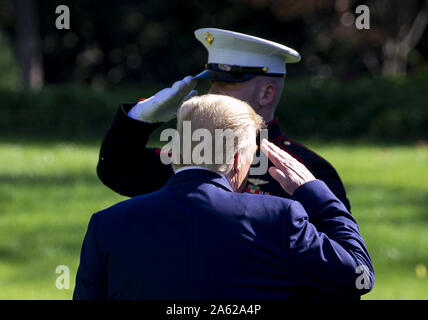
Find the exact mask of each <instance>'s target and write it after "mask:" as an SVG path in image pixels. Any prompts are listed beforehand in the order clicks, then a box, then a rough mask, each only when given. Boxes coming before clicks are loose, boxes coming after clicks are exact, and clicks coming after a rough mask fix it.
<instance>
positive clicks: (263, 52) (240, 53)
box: [195, 28, 300, 76]
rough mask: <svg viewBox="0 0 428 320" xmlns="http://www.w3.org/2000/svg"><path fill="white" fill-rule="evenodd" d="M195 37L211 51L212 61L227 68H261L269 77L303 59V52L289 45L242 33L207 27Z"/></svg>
mask: <svg viewBox="0 0 428 320" xmlns="http://www.w3.org/2000/svg"><path fill="white" fill-rule="evenodd" d="M195 36H196V38H197V39H198V40H199V41H200V42H201V43H202V44H203V45H204V46H205V48H206V49H207V50H208V64H219V65H220V66H223V65H226V68H224V67H223V69H225V70H226V71H228V69H227V66H241V67H260V68H264V69H263V72H264V73H265V74H266V75H267V76H268V75H269V74H277V75H278V74H282V75H284V74H285V73H286V69H285V64H286V63H295V62H299V61H300V54H299V53H298V52H297V51H295V50H293V49H291V48H289V47H286V46H284V45H282V44H279V43H275V42H272V41H269V40H265V39H262V38H258V37H254V36H249V35H246V34H242V33H238V32H233V31H228V30H222V29H216V28H203V29H198V30H196V31H195ZM242 72H244V71H242Z"/></svg>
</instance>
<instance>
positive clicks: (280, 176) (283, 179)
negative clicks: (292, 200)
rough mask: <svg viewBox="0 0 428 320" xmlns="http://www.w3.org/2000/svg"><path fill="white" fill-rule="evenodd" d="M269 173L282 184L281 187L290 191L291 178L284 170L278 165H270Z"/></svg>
mask: <svg viewBox="0 0 428 320" xmlns="http://www.w3.org/2000/svg"><path fill="white" fill-rule="evenodd" d="M269 173H270V175H271V176H272V178H274V179H275V180H276V181H278V183H279V184H280V185H281V187H282V188H283V189H284V190H285V191H286V192H287V193H289V190H288V185H289V178H288V177H287V176H286V175H285V173H284V172H282V171H281V170H279V169H278V168H277V167H270V168H269Z"/></svg>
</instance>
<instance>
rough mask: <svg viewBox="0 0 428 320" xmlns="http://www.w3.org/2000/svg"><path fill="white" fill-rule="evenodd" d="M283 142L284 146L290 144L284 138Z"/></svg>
mask: <svg viewBox="0 0 428 320" xmlns="http://www.w3.org/2000/svg"><path fill="white" fill-rule="evenodd" d="M283 144H284V146H289V145H290V144H291V142H290V141H288V140H284V142H283Z"/></svg>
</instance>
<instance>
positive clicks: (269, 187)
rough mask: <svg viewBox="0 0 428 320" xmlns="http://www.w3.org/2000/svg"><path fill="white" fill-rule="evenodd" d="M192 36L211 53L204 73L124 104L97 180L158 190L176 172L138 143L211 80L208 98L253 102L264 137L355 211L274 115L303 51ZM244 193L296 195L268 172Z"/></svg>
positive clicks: (328, 171) (213, 33) (244, 38)
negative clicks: (292, 67) (203, 82)
mask: <svg viewBox="0 0 428 320" xmlns="http://www.w3.org/2000/svg"><path fill="white" fill-rule="evenodd" d="M195 36H196V38H197V39H198V40H199V41H200V42H201V43H202V44H203V45H204V46H205V48H206V49H207V51H208V63H207V65H206V70H204V71H203V72H201V73H200V74H198V75H197V76H195V77H191V76H188V77H185V78H184V79H183V80H181V81H177V82H176V83H174V85H173V86H172V87H171V88H166V89H164V90H162V91H160V92H158V93H157V94H155V95H154V96H153V97H151V98H149V99H141V100H142V101H140V102H138V103H137V102H133V103H122V104H121V105H120V106H119V109H118V111H117V114H116V117H115V119H114V121H113V124H112V125H111V127H110V129H109V130H108V132H107V134H106V136H105V138H104V141H103V143H102V146H101V150H100V154H99V161H98V165H97V174H98V177H99V178H100V180H101V181H102V182H103V183H104V184H105V185H107V186H108V187H110V188H111V189H112V190H114V191H116V192H118V193H120V194H122V195H125V196H130V197H134V196H136V195H141V194H146V193H150V192H153V191H155V190H158V189H159V188H161V187H162V186H163V185H164V184H165V183H166V182H167V181H168V179H169V178H171V176H172V175H173V173H174V172H173V170H172V168H171V166H169V165H165V164H163V163H162V162H161V161H160V159H159V151H160V149H158V148H148V147H146V148H141V147H140V146H146V144H147V141H148V140H149V137H150V135H151V134H152V133H153V131H154V130H155V129H156V128H158V127H159V126H160V125H161V124H162V123H163V122H166V121H169V120H171V119H172V118H174V114H175V112H176V110H177V108H178V106H180V102H181V101H182V100H183V99H184V98H186V96H187V95H188V96H191V95H193V94H195V93H196V92H195V91H194V90H193V91H192V89H194V88H195V86H196V82H197V79H206V80H209V81H211V87H210V89H209V93H212V94H224V95H228V96H232V97H235V98H238V99H240V100H243V101H246V102H247V103H249V104H250V105H251V107H253V109H254V110H255V111H256V112H257V113H258V114H259V115H261V116H262V117H263V119H264V121H265V123H266V125H267V129H268V136H267V137H266V138H267V139H268V140H269V141H270V142H272V143H274V144H275V145H277V146H278V147H279V148H281V149H283V150H285V151H286V152H288V153H289V154H290V155H292V156H293V157H295V158H296V159H297V160H298V161H300V162H301V163H303V164H304V165H305V166H306V167H307V168H308V169H309V171H311V172H312V174H313V175H314V176H315V177H316V178H317V179H320V180H322V181H324V182H325V183H326V184H327V186H328V187H329V189H330V190H331V191H332V192H333V193H334V194H335V195H336V196H337V197H338V198H339V199H340V201H342V202H343V203H344V204H345V206H346V208H347V209H348V210H350V208H351V205H350V202H349V200H348V198H347V196H346V191H345V188H344V186H343V183H342V181H341V179H340V177H339V175H338V173H337V172H336V170H335V169H334V167H333V166H332V165H331V164H330V163H329V162H328V161H327V160H325V159H324V158H322V157H321V156H319V155H318V154H316V153H315V152H313V151H312V150H310V149H309V148H307V147H305V146H303V145H301V144H299V143H298V142H296V141H294V140H292V139H291V138H290V137H289V136H287V135H286V134H285V133H284V132H283V131H282V130H281V128H280V126H279V122H278V119H277V118H275V110H276V108H277V106H278V103H279V101H280V98H281V94H282V91H283V87H284V77H285V75H286V68H285V67H286V64H289V63H295V62H298V61H299V60H300V55H299V53H297V52H296V51H294V50H293V49H291V48H288V47H286V46H283V45H281V44H278V43H274V42H271V41H267V40H264V39H260V38H256V37H252V36H249V35H245V34H240V33H236V32H232V31H228V30H221V29H214V28H205V29H199V30H196V31H195ZM296 107H298V106H296ZM243 191H244V192H249V193H255V194H270V195H275V196H278V197H284V198H292V197H291V196H290V195H289V194H287V193H286V192H285V191H284V190H283V189H282V188H281V187H280V185H279V184H278V183H277V182H276V181H275V180H274V179H273V178H272V177H271V176H270V175H269V174H265V175H250V177H249V179H248V180H247V185H246V186H245V188H244V190H243Z"/></svg>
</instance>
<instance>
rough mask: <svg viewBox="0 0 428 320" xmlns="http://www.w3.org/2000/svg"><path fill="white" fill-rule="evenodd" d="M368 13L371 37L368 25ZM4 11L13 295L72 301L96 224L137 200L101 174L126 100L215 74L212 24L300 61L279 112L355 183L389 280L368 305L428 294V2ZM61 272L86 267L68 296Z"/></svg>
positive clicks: (28, 3) (0, 249) (3, 252)
mask: <svg viewBox="0 0 428 320" xmlns="http://www.w3.org/2000/svg"><path fill="white" fill-rule="evenodd" d="M361 4H363V5H367V6H368V8H369V10H370V29H364V30H359V29H357V28H356V26H355V22H356V19H357V17H358V14H356V13H355V9H356V8H357V6H358V5H361ZM58 5H67V6H68V7H69V9H70V17H71V20H70V29H62V30H59V29H57V28H56V26H55V20H56V18H57V17H58V14H55V8H56V7H57V6H58ZM0 8H1V9H0V204H1V206H0V288H1V290H0V299H70V298H71V295H72V290H73V286H74V277H75V273H76V270H77V266H78V263H79V253H80V247H81V243H82V240H83V236H84V233H85V231H86V227H87V223H88V222H89V218H90V216H91V214H92V213H94V212H96V211H98V210H101V209H103V208H105V207H107V206H110V205H112V204H114V203H116V202H117V201H120V200H123V199H125V198H124V197H122V196H120V195H117V194H115V193H114V192H113V191H111V190H109V189H108V188H107V187H105V186H104V185H103V184H102V183H101V182H100V181H99V180H98V178H97V176H96V172H95V167H96V163H97V159H98V151H99V146H100V143H101V141H102V138H103V136H104V134H105V132H106V130H107V129H108V127H109V125H110V124H111V121H112V119H113V117H114V114H115V112H116V111H117V107H118V104H119V103H120V102H124V101H136V100H138V99H139V98H141V97H149V96H151V95H152V94H154V93H155V92H157V91H158V90H161V89H163V88H164V87H166V86H170V85H171V84H172V83H173V82H174V81H176V80H178V79H181V78H183V77H184V76H186V75H188V74H192V75H194V74H196V73H198V72H200V71H201V70H202V68H203V65H204V64H205V62H206V58H207V54H206V52H205V49H204V48H203V47H202V46H201V45H200V44H199V43H198V42H197V41H196V39H195V38H194V36H193V31H194V30H196V29H197V28H202V27H218V28H225V29H229V30H233V31H238V32H243V33H248V34H252V35H256V36H260V37H265V38H267V39H270V40H273V41H277V42H280V43H283V44H285V45H288V46H290V47H292V48H294V49H296V50H297V51H299V52H300V54H301V55H302V61H301V62H300V63H298V64H293V65H288V68H287V70H288V75H287V80H286V87H285V90H284V94H283V97H282V99H281V103H280V106H279V108H278V110H277V116H278V118H279V121H280V123H281V127H282V129H283V130H284V131H285V132H286V133H287V135H288V136H290V137H291V138H293V139H296V140H298V141H299V142H301V143H304V144H305V145H306V146H308V147H310V148H311V149H313V150H314V151H315V152H317V153H318V154H320V155H322V156H323V157H324V158H326V159H327V160H328V161H329V162H330V163H331V164H332V165H333V166H334V167H335V168H336V169H337V171H338V173H339V175H340V176H341V178H342V180H343V182H344V184H345V187H346V190H347V192H348V198H349V199H350V201H351V205H352V212H353V215H354V216H355V217H356V219H357V221H358V222H359V225H360V229H361V232H362V235H363V237H364V239H365V240H366V243H367V246H368V249H369V252H370V254H371V257H372V259H373V262H374V267H375V272H376V283H375V288H374V290H373V291H372V292H371V293H369V294H368V295H366V296H364V297H363V299H428V275H427V267H428V235H427V232H426V230H428V148H427V141H428V125H427V124H428V62H427V57H428V32H427V24H428V1H425V0H421V1H417V0H413V1H406V2H403V1H388V0H380V1H364V2H363V1H350V0H334V1H333V0H331V1H327V0H308V1H291V0H277V1H269V0H251V1H241V0H230V1H216V2H213V1H208V0H202V1H164V0H156V1H154V0H147V1H144V2H140V1H131V0H126V1H113V0H107V1H104V2H103V3H100V2H98V3H94V2H92V3H88V2H87V1H60V2H59V1H52V0H46V1H35V0H16V1H12V0H0ZM207 86H208V84H207V83H203V82H201V83H199V84H198V89H199V91H200V93H204V92H205V91H206V90H207ZM166 125H169V126H172V125H174V124H173V123H169V124H166ZM150 143H151V144H152V145H158V141H157V139H156V135H154V136H153V137H152V139H151V142H150ZM58 265H67V266H68V267H69V268H70V278H71V283H70V289H63V290H59V289H57V287H56V285H55V283H56V279H57V277H58V274H56V272H55V271H56V267H57V266H58Z"/></svg>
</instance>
